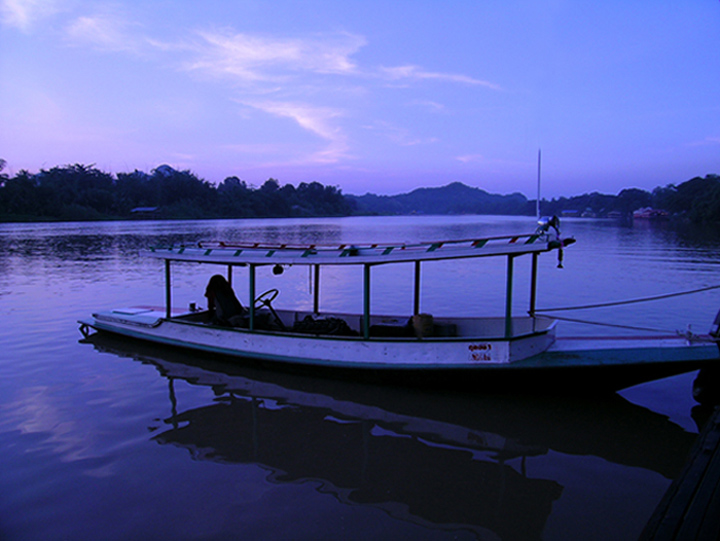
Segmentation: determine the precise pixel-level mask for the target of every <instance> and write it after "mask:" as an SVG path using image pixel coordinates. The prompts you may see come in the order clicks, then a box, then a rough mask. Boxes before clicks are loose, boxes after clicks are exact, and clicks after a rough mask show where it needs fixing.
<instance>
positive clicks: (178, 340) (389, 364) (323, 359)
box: [80, 309, 555, 369]
mask: <svg viewBox="0 0 720 541" xmlns="http://www.w3.org/2000/svg"><path fill="white" fill-rule="evenodd" d="M519 319H524V320H525V322H526V323H527V321H528V320H529V318H519ZM488 321H489V322H493V323H497V321H496V320H495V319H493V318H488ZM80 323H81V324H82V325H84V326H86V327H91V328H94V329H97V330H100V331H107V332H112V333H115V334H121V335H124V336H129V337H132V338H138V339H142V340H150V341H152V342H157V343H162V344H167V345H172V346H178V347H184V348H190V349H195V350H202V351H207V352H213V353H218V354H222V355H229V356H240V357H250V358H254V359H259V360H271V361H280V362H285V363H292V364H300V365H319V366H335V367H348V368H366V369H438V368H442V369H450V368H471V367H476V366H479V365H495V364H509V363H513V362H517V361H520V360H522V359H526V358H529V357H532V356H535V355H537V354H539V353H542V352H543V351H545V350H547V349H548V348H549V347H550V346H551V345H552V343H553V342H554V340H555V326H554V323H551V324H548V322H547V321H546V322H545V324H544V325H543V327H542V329H541V330H540V331H539V332H533V333H530V334H525V335H522V336H517V337H513V338H512V339H510V340H507V339H505V340H503V339H497V338H483V337H477V336H476V337H435V338H370V339H363V338H361V337H354V336H318V335H314V334H300V333H282V332H264V331H249V330H247V329H242V328H229V327H219V326H215V325H206V324H202V323H197V322H192V321H185V320H183V319H179V318H171V319H167V318H165V317H163V315H162V314H161V313H160V312H155V311H149V310H146V311H134V310H133V309H128V310H119V311H114V312H104V313H99V314H94V316H93V318H92V319H91V320H87V321H81V322H80Z"/></svg>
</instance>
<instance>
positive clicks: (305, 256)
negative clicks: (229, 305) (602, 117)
mask: <svg viewBox="0 0 720 541" xmlns="http://www.w3.org/2000/svg"><path fill="white" fill-rule="evenodd" d="M557 247H559V243H558V241H553V240H550V239H548V237H547V236H546V235H542V234H524V235H508V236H502V237H487V238H481V239H465V240H449V241H438V242H421V243H416V244H403V243H400V244H362V245H361V244H340V245H321V244H311V245H302V246H301V245H291V244H266V243H256V244H251V243H247V244H233V243H224V242H200V243H197V244H194V245H181V246H156V247H153V248H151V249H149V250H146V251H144V252H143V253H144V255H147V256H150V257H156V258H160V259H166V260H171V261H194V262H205V263H223V264H228V265H243V264H253V265H274V264H283V265H363V264H370V265H380V264H385V263H401V262H413V261H433V260H442V259H463V258H471V257H487V256H502V255H522V254H530V253H541V252H547V251H550V250H552V249H553V248H557Z"/></svg>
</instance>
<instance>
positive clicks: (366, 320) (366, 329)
mask: <svg viewBox="0 0 720 541" xmlns="http://www.w3.org/2000/svg"><path fill="white" fill-rule="evenodd" d="M363 338H365V339H366V340H367V339H368V338H370V265H368V264H367V263H366V264H365V265H363Z"/></svg>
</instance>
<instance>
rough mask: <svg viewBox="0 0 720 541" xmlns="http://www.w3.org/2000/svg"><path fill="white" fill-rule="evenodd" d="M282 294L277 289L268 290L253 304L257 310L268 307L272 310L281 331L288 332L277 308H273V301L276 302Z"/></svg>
mask: <svg viewBox="0 0 720 541" xmlns="http://www.w3.org/2000/svg"><path fill="white" fill-rule="evenodd" d="M279 294H280V291H278V290H277V289H275V288H273V289H268V290H267V291H265V292H264V293H261V294H260V295H258V296H257V298H256V299H255V302H254V303H253V306H254V307H255V309H256V310H257V309H258V308H262V307H263V306H267V307H268V309H269V310H270V313H271V314H272V315H273V317H274V318H275V321H276V323H277V324H278V326H279V327H280V329H281V330H283V331H285V330H287V327H285V324H284V323H283V322H282V319H280V316H279V315H278V314H277V312H276V311H275V308H273V305H272V301H274V300H275V298H276V297H277V296H278V295H279Z"/></svg>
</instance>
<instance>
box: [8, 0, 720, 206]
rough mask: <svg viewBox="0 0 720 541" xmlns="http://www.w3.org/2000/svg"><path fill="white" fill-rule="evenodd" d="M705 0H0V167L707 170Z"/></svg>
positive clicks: (444, 175) (569, 173) (553, 179)
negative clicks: (540, 156) (540, 164)
mask: <svg viewBox="0 0 720 541" xmlns="http://www.w3.org/2000/svg"><path fill="white" fill-rule="evenodd" d="M719 29H720V2H718V1H710V0H684V1H682V2H677V1H666V0H655V1H652V2H649V1H647V0H643V1H636V0H622V1H620V0H618V1H614V0H610V1H606V2H576V1H570V0H566V1H563V0H554V1H550V0H548V1H532V0H527V1H517V2H515V1H503V0H488V1H477V0H472V1H471V0H450V1H440V0H437V1H433V0H395V1H393V2H386V1H382V2H380V1H376V0H357V1H356V0H343V1H337V0H309V1H302V2H301V1H272V2H270V1H267V0H263V1H253V0H244V1H242V2H229V1H219V0H203V1H202V2H198V1H189V0H173V1H169V0H164V1H160V0H158V1H152V0H143V1H139V0H138V1H134V2H133V1H127V0H125V1H123V0H120V1H108V2H105V1H104V0H93V1H87V0H0V158H3V159H5V160H6V161H7V168H6V170H5V172H7V173H10V174H15V173H17V171H19V170H20V169H28V170H30V171H31V172H37V171H38V170H39V169H40V168H50V167H53V166H55V165H65V164H74V163H84V164H95V165H96V166H97V167H98V168H100V169H102V170H104V171H107V172H113V173H117V172H129V171H132V170H134V169H140V170H143V171H148V172H149V171H150V170H151V169H153V168H154V167H157V166H158V165H161V164H169V165H171V166H173V167H175V168H178V169H190V170H192V171H193V172H194V173H196V174H197V175H199V176H201V177H202V178H205V179H207V180H209V181H211V182H220V181H222V180H223V179H224V178H226V177H228V176H238V177H240V178H241V179H243V180H245V181H246V182H248V183H250V184H253V185H260V184H262V183H263V182H264V181H265V180H267V179H268V178H269V177H273V178H276V179H278V180H279V181H280V182H281V183H283V184H284V183H292V184H295V185H297V184H298V183H299V182H310V181H313V180H317V181H319V182H322V183H324V184H330V185H335V186H339V187H340V188H341V189H342V190H343V191H344V192H345V193H354V194H362V193H365V192H374V193H379V194H395V193H401V192H406V191H410V190H412V189H414V188H417V187H422V186H441V185H444V184H447V183H449V182H454V181H460V182H464V183H465V184H468V185H471V186H476V187H479V188H483V189H485V190H488V191H490V192H498V193H510V192H516V191H519V192H522V193H524V194H525V195H527V196H528V197H531V198H532V197H534V196H535V189H536V188H535V186H536V171H537V152H538V149H539V148H542V154H543V196H544V197H553V196H558V195H568V196H570V195H577V194H581V193H585V192H592V191H599V192H603V193H612V194H615V193H617V192H618V191H619V190H621V189H623V188H628V187H639V188H643V189H648V190H650V189H652V188H654V187H656V186H664V185H667V184H670V183H674V184H679V183H681V182H684V181H685V180H688V179H690V178H692V177H694V176H704V175H706V174H708V173H718V174H720V46H718V40H717V35H718V30H719Z"/></svg>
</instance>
